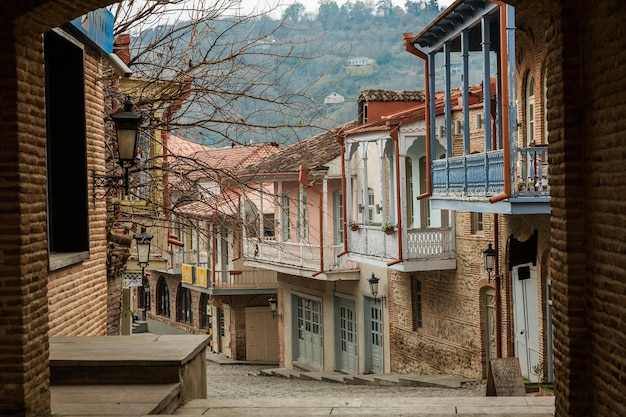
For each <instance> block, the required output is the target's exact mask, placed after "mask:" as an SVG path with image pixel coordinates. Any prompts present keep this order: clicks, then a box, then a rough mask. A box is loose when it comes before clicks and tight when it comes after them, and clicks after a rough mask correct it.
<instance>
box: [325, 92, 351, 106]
mask: <svg viewBox="0 0 626 417" xmlns="http://www.w3.org/2000/svg"><path fill="white" fill-rule="evenodd" d="M345 101H346V100H345V98H344V97H343V96H342V95H341V94H337V93H332V94H329V95H327V96H326V97H324V104H339V103H343V102H345Z"/></svg>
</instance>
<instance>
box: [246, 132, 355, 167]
mask: <svg viewBox="0 0 626 417" xmlns="http://www.w3.org/2000/svg"><path fill="white" fill-rule="evenodd" d="M353 126H356V121H352V122H350V123H346V124H345V125H343V126H341V127H340V128H350V127H353ZM339 155H341V146H340V145H339V144H338V143H337V142H336V141H335V133H333V132H324V133H321V134H319V135H317V136H313V137H310V138H308V139H306V140H303V141H302V142H298V143H294V144H293V145H289V146H287V147H285V148H282V149H281V150H280V151H279V152H276V153H274V154H272V155H268V156H267V157H266V158H265V159H263V160H262V161H259V162H258V163H255V164H251V165H249V166H248V167H247V168H246V169H245V173H246V174H248V175H255V174H278V173H294V172H298V171H299V169H300V166H305V167H307V168H315V167H320V166H323V165H324V164H326V163H327V162H329V161H332V160H333V159H335V158H336V157H338V156H339Z"/></svg>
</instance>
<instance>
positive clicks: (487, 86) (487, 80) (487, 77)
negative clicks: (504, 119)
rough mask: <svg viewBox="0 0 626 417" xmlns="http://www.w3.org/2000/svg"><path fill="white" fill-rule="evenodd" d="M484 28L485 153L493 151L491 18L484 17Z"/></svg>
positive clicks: (482, 23)
mask: <svg viewBox="0 0 626 417" xmlns="http://www.w3.org/2000/svg"><path fill="white" fill-rule="evenodd" d="M481 28H482V38H483V39H482V52H483V112H484V118H485V121H484V122H483V124H484V130H485V151H487V150H490V149H491V150H493V145H492V143H491V72H490V71H491V62H490V59H489V58H490V55H489V52H490V49H491V33H490V30H491V21H490V20H489V17H487V16H483V18H482V22H481Z"/></svg>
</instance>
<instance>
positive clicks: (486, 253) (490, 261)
mask: <svg viewBox="0 0 626 417" xmlns="http://www.w3.org/2000/svg"><path fill="white" fill-rule="evenodd" d="M497 254H498V253H497V252H496V250H495V249H494V248H493V246H491V243H490V244H489V245H487V249H484V250H483V257H484V260H483V262H484V263H483V266H484V267H485V271H487V276H488V279H489V281H490V282H491V280H496V279H499V278H500V275H494V276H493V277H492V276H491V273H492V272H493V270H494V269H495V266H496V256H497Z"/></svg>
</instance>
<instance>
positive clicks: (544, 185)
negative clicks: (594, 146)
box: [431, 146, 550, 214]
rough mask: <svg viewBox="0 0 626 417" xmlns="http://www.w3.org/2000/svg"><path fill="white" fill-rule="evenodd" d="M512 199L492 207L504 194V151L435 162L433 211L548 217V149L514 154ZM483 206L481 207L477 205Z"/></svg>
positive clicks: (535, 148) (519, 150) (542, 148)
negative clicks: (494, 200) (490, 200)
mask: <svg viewBox="0 0 626 417" xmlns="http://www.w3.org/2000/svg"><path fill="white" fill-rule="evenodd" d="M513 155H514V159H513V161H512V164H511V190H510V194H511V195H510V197H509V198H507V199H505V200H504V201H503V202H499V203H495V204H491V203H490V202H489V199H490V198H491V197H495V196H499V195H501V194H503V193H504V191H505V190H504V156H503V151H502V150H495V151H489V152H485V153H480V154H472V155H465V156H458V157H451V158H445V159H438V160H435V161H433V162H432V168H433V170H432V198H431V202H432V204H433V208H438V209H448V210H464V211H479V212H493V213H507V214H548V213H549V210H550V184H549V176H548V148H547V147H545V146H536V147H529V148H519V149H517V150H515V151H514V153H513ZM476 203H480V204H476Z"/></svg>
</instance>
